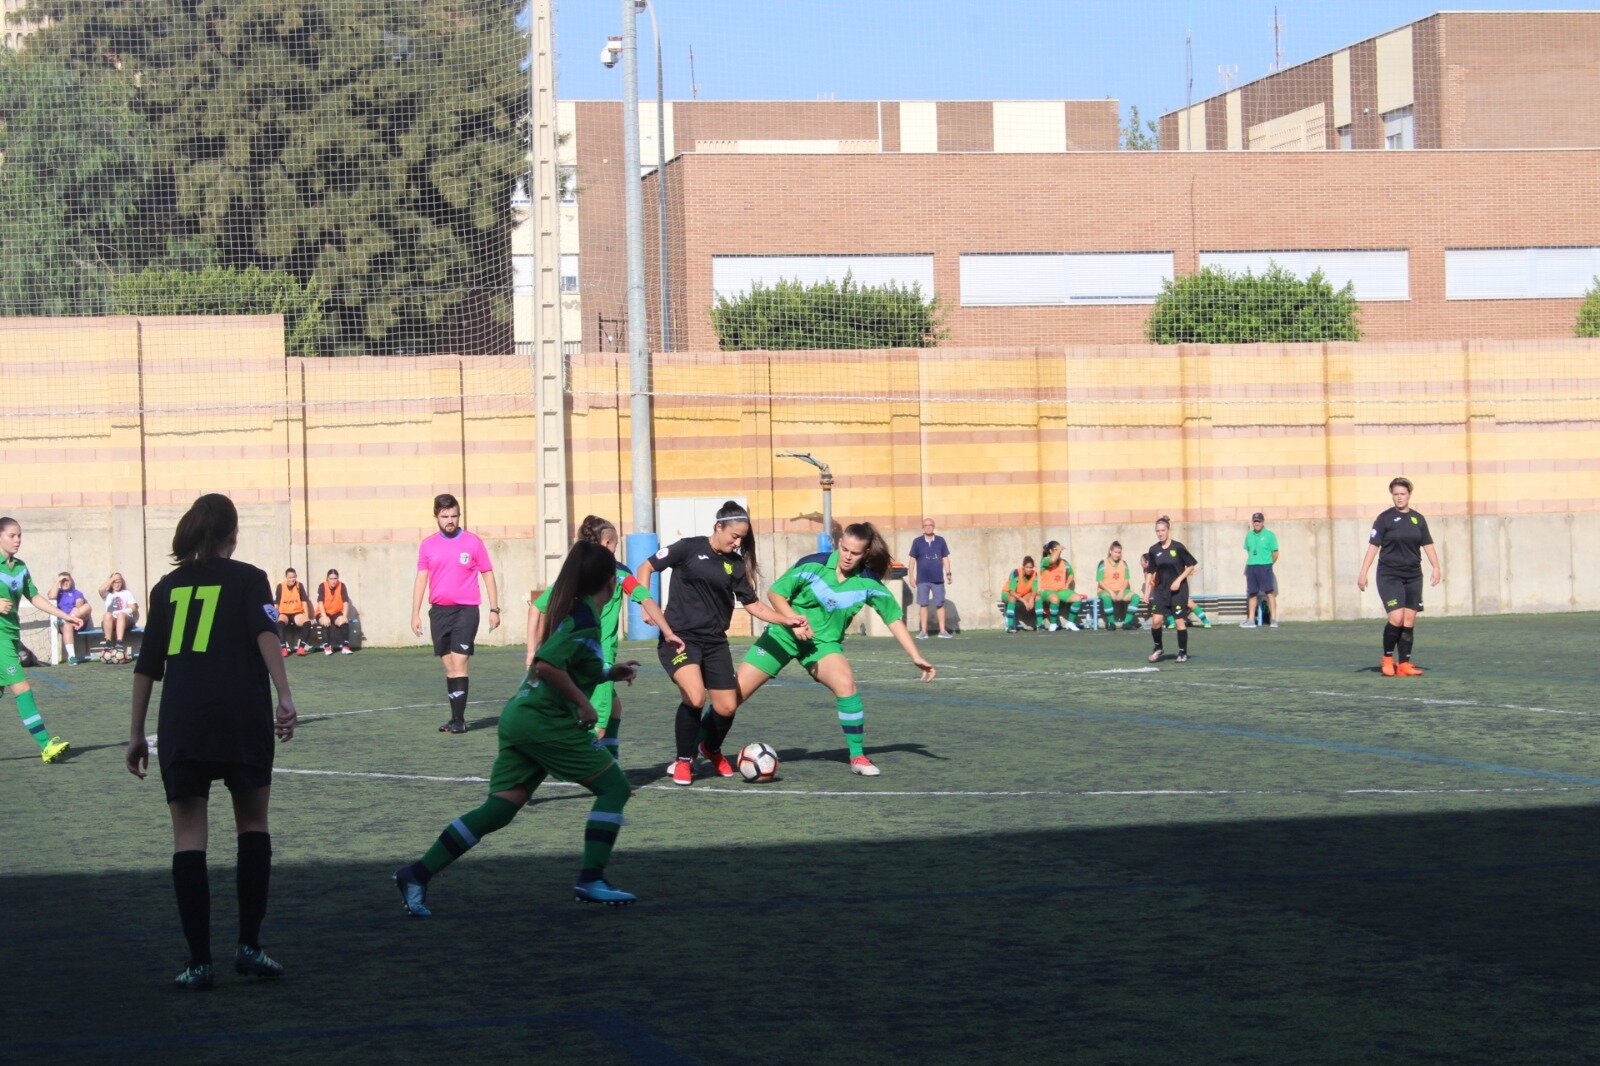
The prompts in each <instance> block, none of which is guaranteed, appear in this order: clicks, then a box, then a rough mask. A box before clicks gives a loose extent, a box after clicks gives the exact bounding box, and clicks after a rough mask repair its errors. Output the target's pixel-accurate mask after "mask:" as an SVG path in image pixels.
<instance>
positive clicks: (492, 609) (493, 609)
mask: <svg viewBox="0 0 1600 1066" xmlns="http://www.w3.org/2000/svg"><path fill="white" fill-rule="evenodd" d="M489 613H490V614H499V613H500V608H498V607H491V608H489Z"/></svg>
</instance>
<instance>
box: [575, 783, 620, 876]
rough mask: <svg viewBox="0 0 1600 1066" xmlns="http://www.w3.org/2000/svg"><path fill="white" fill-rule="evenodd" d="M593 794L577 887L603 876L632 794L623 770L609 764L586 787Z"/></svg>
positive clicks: (584, 832)
mask: <svg viewBox="0 0 1600 1066" xmlns="http://www.w3.org/2000/svg"><path fill="white" fill-rule="evenodd" d="M586 787H587V788H588V789H589V791H590V792H593V793H594V806H593V807H590V808H589V820H588V821H587V822H585V823H584V826H583V869H582V870H580V871H578V883H579V884H580V885H581V884H583V883H585V882H587V881H598V880H599V879H600V878H601V877H602V876H604V874H605V869H606V862H607V861H608V860H609V859H610V858H611V849H612V848H614V847H616V844H617V834H618V833H620V832H622V808H623V807H625V806H627V805H628V797H629V796H631V795H632V794H633V792H632V790H631V789H630V788H629V787H628V778H627V776H626V775H624V774H623V772H622V767H620V766H618V765H617V764H616V763H612V764H611V765H610V766H609V767H607V768H606V771H605V772H604V773H602V774H601V775H600V776H599V777H597V778H595V779H594V780H593V781H590V782H589V783H588V785H587V786H586Z"/></svg>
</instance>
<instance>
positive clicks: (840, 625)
mask: <svg viewBox="0 0 1600 1066" xmlns="http://www.w3.org/2000/svg"><path fill="white" fill-rule="evenodd" d="M888 566H889V546H888V545H887V544H885V543H884V540H883V537H882V536H880V535H879V534H878V531H877V530H876V529H875V528H873V526H872V523H870V522H858V523H856V524H855V525H851V526H846V527H845V530H844V534H843V536H841V537H840V538H839V547H838V550H837V551H834V552H831V553H829V554H825V555H808V556H807V557H806V558H804V559H801V560H800V561H799V562H798V563H796V564H794V565H793V566H791V567H790V568H789V569H788V570H786V571H785V572H784V574H783V576H782V577H780V578H778V580H777V581H774V582H773V583H772V588H770V589H769V590H767V596H768V598H770V599H771V600H772V604H773V606H774V607H776V608H777V609H778V611H779V613H788V612H790V611H793V612H795V613H797V614H799V615H800V616H801V617H802V618H804V619H805V620H806V625H805V626H803V627H801V628H798V629H790V628H788V627H786V626H780V625H769V626H768V627H767V631H766V632H765V633H763V634H762V635H761V638H760V639H759V640H757V641H756V642H755V645H754V646H753V647H751V649H750V650H749V651H748V652H747V653H746V654H745V657H744V660H743V661H742V662H741V663H739V673H738V677H739V701H740V702H741V703H743V702H744V701H745V700H747V699H749V698H750V697H751V696H752V695H754V694H755V691H756V690H757V689H759V688H760V687H761V686H762V685H764V684H766V683H767V682H768V681H770V680H772V679H773V678H774V677H777V676H778V673H779V671H781V670H782V669H783V668H784V667H785V666H787V665H789V663H790V662H792V661H793V660H795V659H798V660H800V665H801V666H803V667H805V668H806V669H807V670H808V671H810V673H811V676H812V677H813V678H815V679H816V680H817V681H818V682H820V683H822V684H823V685H826V686H827V687H828V690H829V691H831V692H832V693H833V699H834V705H835V707H836V708H837V709H838V713H839V725H840V726H841V727H842V728H843V729H844V739H845V743H846V744H847V745H848V746H849V749H850V772H851V773H854V774H861V775H862V776H864V777H877V776H878V772H879V771H878V768H877V766H875V765H874V764H873V762H872V760H871V759H869V758H867V755H866V752H865V751H864V750H863V747H862V741H863V738H864V736H865V732H866V712H865V710H863V708H862V706H861V696H860V694H859V693H858V692H857V691H856V677H855V672H854V671H853V670H851V668H850V660H848V659H846V658H845V657H844V635H845V631H846V630H847V629H849V628H850V622H851V620H852V619H854V618H855V616H856V615H857V614H859V613H860V612H861V609H862V608H863V607H867V606H869V605H870V606H871V607H872V609H873V610H874V611H876V612H877V613H878V617H879V618H881V619H883V620H884V622H885V623H887V624H888V626H889V632H891V633H893V634H894V638H895V640H897V641H899V642H900V647H902V648H904V649H905V653H906V656H907V658H909V659H910V660H911V662H912V664H913V665H915V666H916V667H917V669H919V670H921V671H922V680H924V681H932V680H933V679H934V677H936V676H937V674H938V671H937V670H936V669H934V666H933V664H932V663H930V662H928V661H927V660H926V659H924V658H923V657H922V656H921V655H918V654H917V646H916V644H915V642H913V640H912V639H911V631H910V630H909V629H907V628H906V624H905V622H904V621H902V620H901V617H900V604H899V602H898V601H897V600H896V599H895V598H894V595H893V594H892V593H891V592H890V591H889V590H888V589H886V588H884V587H883V582H882V580H881V579H880V577H879V575H881V574H882V573H883V572H884V571H885V570H886V569H887V568H888Z"/></svg>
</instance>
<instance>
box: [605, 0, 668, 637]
mask: <svg viewBox="0 0 1600 1066" xmlns="http://www.w3.org/2000/svg"><path fill="white" fill-rule="evenodd" d="M638 12H639V5H638V0H622V40H621V42H620V43H621V47H620V48H619V49H618V50H617V51H619V52H620V53H621V56H622V167H623V175H622V205H623V214H624V216H625V225H626V230H627V249H628V393H629V402H628V414H629V422H630V426H631V431H632V438H633V439H632V453H633V465H632V475H633V523H632V531H631V532H630V533H629V534H628V537H627V543H626V549H625V551H626V554H627V558H628V566H629V567H630V568H637V567H638V566H639V565H640V564H641V563H643V562H644V561H645V560H646V559H648V558H650V556H652V555H654V554H655V551H656V548H657V547H658V546H659V545H660V539H659V538H658V537H657V536H656V532H655V529H656V515H655V456H654V454H653V449H652V444H651V429H652V419H651V416H650V337H649V335H648V333H647V332H646V324H645V323H646V319H645V304H644V204H643V203H642V202H641V197H640V193H639V40H638V32H637V18H636V16H637V15H638ZM611 53H612V48H611V46H610V44H609V42H608V44H607V46H606V48H605V50H604V51H603V52H602V53H601V56H602V59H604V57H605V56H607V55H610V54H611ZM652 584H654V583H653V582H652ZM628 635H629V636H630V637H632V638H634V639H647V640H648V639H654V638H655V637H656V636H658V635H659V630H657V629H656V627H655V626H653V625H650V624H649V622H647V621H646V620H645V617H644V613H643V612H642V611H640V610H639V607H638V605H637V604H635V603H632V602H631V601H630V603H629V605H628Z"/></svg>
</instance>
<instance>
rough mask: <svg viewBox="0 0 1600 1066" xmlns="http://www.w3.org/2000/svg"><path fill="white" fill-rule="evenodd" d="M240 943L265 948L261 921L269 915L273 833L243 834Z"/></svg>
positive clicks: (241, 836)
mask: <svg viewBox="0 0 1600 1066" xmlns="http://www.w3.org/2000/svg"><path fill="white" fill-rule="evenodd" d="M237 876H238V882H239V943H241V944H243V945H244V946H245V947H247V948H259V947H260V946H261V920H262V919H263V918H265V917H266V916H267V883H268V882H269V881H271V880H272V834H271V833H257V832H252V833H240V834H239V872H238V875H237Z"/></svg>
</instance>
